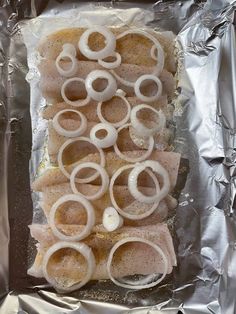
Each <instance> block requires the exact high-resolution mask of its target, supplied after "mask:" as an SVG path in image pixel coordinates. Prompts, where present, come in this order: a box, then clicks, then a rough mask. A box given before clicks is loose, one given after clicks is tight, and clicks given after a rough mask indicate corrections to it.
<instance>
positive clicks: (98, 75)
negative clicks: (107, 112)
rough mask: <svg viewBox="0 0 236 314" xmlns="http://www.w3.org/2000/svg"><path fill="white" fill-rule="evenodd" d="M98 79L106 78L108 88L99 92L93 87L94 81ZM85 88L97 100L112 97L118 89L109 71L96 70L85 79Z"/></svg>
mask: <svg viewBox="0 0 236 314" xmlns="http://www.w3.org/2000/svg"><path fill="white" fill-rule="evenodd" d="M97 79H106V80H107V81H108V84H107V86H106V88H105V89H104V90H103V91H101V92H98V91H96V90H95V89H94V87H93V82H94V81H96V80H97ZM85 88H86V91H87V93H88V95H89V96H90V97H91V98H92V99H94V100H96V101H107V100H109V99H111V98H112V97H113V96H114V95H115V92H116V90H117V83H116V80H115V79H114V77H113V76H112V75H111V74H110V73H109V72H107V71H104V70H94V71H91V72H90V73H89V74H88V76H87V77H86V79H85Z"/></svg>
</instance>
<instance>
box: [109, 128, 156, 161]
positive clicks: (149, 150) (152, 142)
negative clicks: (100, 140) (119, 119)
mask: <svg viewBox="0 0 236 314" xmlns="http://www.w3.org/2000/svg"><path fill="white" fill-rule="evenodd" d="M130 126H131V123H127V124H125V125H123V126H122V127H120V128H119V129H118V130H117V132H118V136H119V132H120V131H121V130H123V129H125V128H128V127H130ZM153 147H154V139H153V136H149V146H148V149H147V150H146V152H145V153H144V154H143V155H142V156H140V157H136V158H132V157H128V156H126V155H125V154H123V153H122V152H121V151H120V150H119V148H118V146H117V143H115V144H114V150H115V153H116V154H117V155H118V156H119V157H120V158H121V159H123V160H126V161H128V162H140V161H143V160H145V159H147V158H148V157H149V156H150V155H151V153H152V151H153Z"/></svg>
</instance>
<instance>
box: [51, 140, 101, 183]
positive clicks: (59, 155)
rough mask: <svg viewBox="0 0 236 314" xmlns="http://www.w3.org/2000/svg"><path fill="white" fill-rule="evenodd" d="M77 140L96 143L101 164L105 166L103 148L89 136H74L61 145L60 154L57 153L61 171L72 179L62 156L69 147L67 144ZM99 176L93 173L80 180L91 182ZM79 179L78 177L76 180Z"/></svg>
mask: <svg viewBox="0 0 236 314" xmlns="http://www.w3.org/2000/svg"><path fill="white" fill-rule="evenodd" d="M77 141H84V142H89V143H90V144H92V145H94V146H95V147H96V148H97V150H98V152H99V154H100V165H101V166H102V167H104V166H105V155H104V152H103V150H102V149H101V148H100V147H98V146H97V145H96V144H95V143H94V142H93V141H91V140H90V139H89V138H87V137H82V136H81V137H76V138H73V139H68V140H66V141H65V143H63V144H62V146H61V147H60V149H59V151H58V155H57V161H58V167H59V169H60V170H61V172H62V173H63V174H64V175H65V176H66V177H67V178H68V179H70V173H68V172H67V171H66V169H65V167H64V164H63V161H62V156H63V152H64V150H65V149H66V148H67V146H69V145H71V144H72V143H74V142H77ZM98 176H99V173H97V172H96V173H94V174H93V175H91V176H90V177H87V178H83V179H79V180H80V183H89V182H91V181H94V180H95V179H97V177H98ZM77 180H78V179H76V182H78V181H77Z"/></svg>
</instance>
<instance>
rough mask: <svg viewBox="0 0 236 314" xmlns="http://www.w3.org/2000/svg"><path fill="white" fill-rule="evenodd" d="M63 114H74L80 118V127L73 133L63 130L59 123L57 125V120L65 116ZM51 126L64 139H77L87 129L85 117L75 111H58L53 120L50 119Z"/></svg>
mask: <svg viewBox="0 0 236 314" xmlns="http://www.w3.org/2000/svg"><path fill="white" fill-rule="evenodd" d="M65 113H75V114H77V115H78V116H79V117H80V121H81V123H80V126H79V127H78V128H77V129H76V130H73V131H70V130H66V129H65V128H63V127H62V126H61V125H60V123H59V118H60V116H61V115H63V114H65ZM52 124H53V127H54V129H55V130H56V131H57V133H58V134H60V135H62V136H65V137H77V136H80V135H82V134H83V133H84V132H85V131H86V129H87V119H86V117H85V115H84V114H82V113H81V112H79V111H77V110H73V109H64V110H61V111H59V112H58V113H57V114H56V115H55V116H54V118H53V119H52Z"/></svg>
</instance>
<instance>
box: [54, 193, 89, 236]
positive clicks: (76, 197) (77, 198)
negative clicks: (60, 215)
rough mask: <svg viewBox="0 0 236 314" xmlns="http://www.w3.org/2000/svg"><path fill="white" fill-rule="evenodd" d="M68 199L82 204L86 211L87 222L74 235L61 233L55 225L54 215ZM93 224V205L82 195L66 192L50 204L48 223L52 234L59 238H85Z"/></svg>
mask: <svg viewBox="0 0 236 314" xmlns="http://www.w3.org/2000/svg"><path fill="white" fill-rule="evenodd" d="M69 201H73V202H77V203H80V204H82V205H83V207H84V208H85V210H86V212H87V224H86V225H85V227H84V229H83V231H82V232H80V233H79V234H76V235H66V234H64V233H62V232H61V231H60V230H59V229H58V228H57V226H56V222H55V216H56V213H57V210H58V209H59V207H60V206H61V205H62V204H64V203H66V202H69ZM94 224H95V213H94V208H93V205H92V204H91V203H90V202H89V201H88V200H87V199H86V198H85V197H84V196H82V195H78V194H67V195H63V196H62V197H60V198H59V199H58V200H57V201H56V202H55V203H54V204H53V206H52V208H51V210H50V213H49V225H50V227H51V229H52V232H53V234H54V235H55V236H56V237H57V238H58V239H60V240H65V241H80V240H82V239H84V238H86V237H87V236H88V235H89V234H90V233H91V230H92V228H93V226H94Z"/></svg>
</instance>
